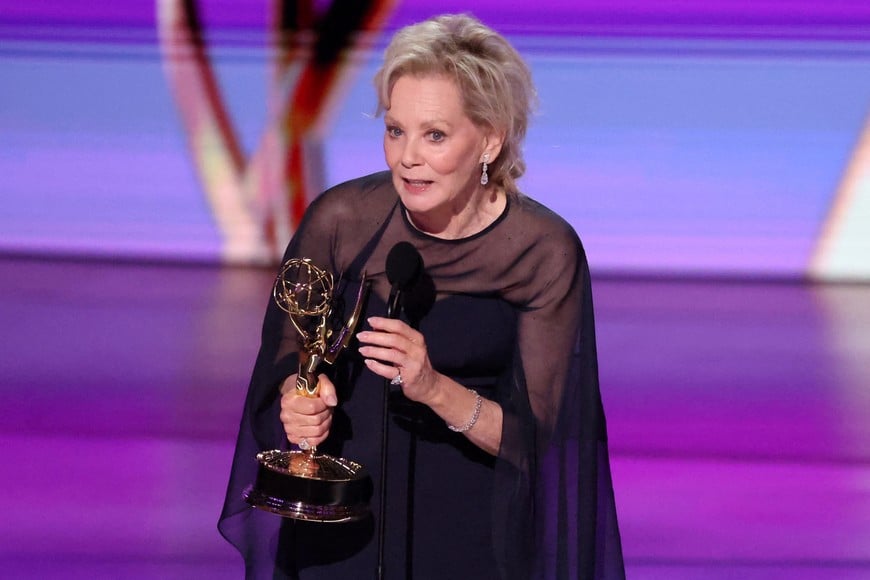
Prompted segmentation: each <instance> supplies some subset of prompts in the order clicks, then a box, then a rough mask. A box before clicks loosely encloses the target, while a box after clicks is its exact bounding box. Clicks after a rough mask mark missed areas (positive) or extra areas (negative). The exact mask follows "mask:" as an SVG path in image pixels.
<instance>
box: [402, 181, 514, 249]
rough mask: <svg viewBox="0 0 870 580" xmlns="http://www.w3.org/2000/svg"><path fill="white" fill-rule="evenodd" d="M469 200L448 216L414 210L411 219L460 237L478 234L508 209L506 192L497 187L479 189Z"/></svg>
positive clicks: (435, 232) (440, 234) (430, 230)
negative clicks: (506, 206)
mask: <svg viewBox="0 0 870 580" xmlns="http://www.w3.org/2000/svg"><path fill="white" fill-rule="evenodd" d="M478 193H479V195H474V196H472V198H471V200H469V202H468V203H466V204H464V205H463V206H462V207H460V208H458V209H457V210H456V211H455V212H451V213H450V214H449V215H447V216H433V215H427V214H421V213H412V212H410V211H408V210H405V214H406V215H407V216H408V221H409V222H410V223H411V225H412V226H414V227H415V228H416V229H418V230H420V231H421V232H423V233H425V234H428V235H430V236H434V237H436V238H441V239H445V240H458V239H462V238H467V237H469V236H473V235H474V234H477V233H479V232H481V231H483V230H484V229H486V228H487V227H489V225H490V224H492V223H493V222H494V221H495V220H497V219H498V217H499V216H500V215H501V213H502V212H503V211H504V208H505V204H506V203H507V201H506V199H505V195H504V194H503V193H502V192H501V191H499V190H497V189H495V188H492V189H482V190H479V192H478Z"/></svg>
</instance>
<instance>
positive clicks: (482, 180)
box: [480, 153, 489, 185]
mask: <svg viewBox="0 0 870 580" xmlns="http://www.w3.org/2000/svg"><path fill="white" fill-rule="evenodd" d="M488 161H489V153H484V154H483V171H482V172H481V174H480V184H481V185H486V184H487V183H489V175H487V173H486V170H487V169H489V165H487V162H488Z"/></svg>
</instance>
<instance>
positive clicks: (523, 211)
mask: <svg viewBox="0 0 870 580" xmlns="http://www.w3.org/2000/svg"><path fill="white" fill-rule="evenodd" d="M510 213H511V217H512V220H511V222H512V224H513V227H512V228H511V229H513V230H514V231H515V232H521V233H522V236H521V239H523V240H524V241H525V243H526V244H528V245H529V246H530V247H534V248H535V249H537V250H538V251H541V252H552V251H554V250H556V249H559V248H562V249H567V248H568V247H575V248H578V249H580V251H581V252H582V243H581V242H580V237H579V236H578V235H577V232H576V230H575V229H574V227H573V226H572V225H571V224H570V223H569V222H568V221H567V220H566V219H565V218H563V217H562V216H561V215H559V214H558V213H556V212H555V211H553V210H552V209H550V208H549V207H547V206H545V205H544V204H542V203H541V202H539V201H537V200H535V199H533V198H531V197H529V196H527V195H523V194H519V195H517V196H515V197H514V198H513V199H512V200H511V209H510Z"/></svg>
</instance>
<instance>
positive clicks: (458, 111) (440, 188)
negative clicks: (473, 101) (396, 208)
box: [384, 75, 498, 227]
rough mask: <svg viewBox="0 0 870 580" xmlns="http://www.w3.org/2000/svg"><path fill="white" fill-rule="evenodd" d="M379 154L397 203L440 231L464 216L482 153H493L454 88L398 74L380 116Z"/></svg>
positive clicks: (438, 79) (439, 80)
mask: <svg viewBox="0 0 870 580" xmlns="http://www.w3.org/2000/svg"><path fill="white" fill-rule="evenodd" d="M384 122H385V123H386V132H385V134H384V155H385V156H386V160H387V165H389V167H390V169H391V170H392V172H393V184H394V185H395V187H396V191H397V192H398V193H399V197H401V199H402V203H403V204H404V205H405V207H406V208H408V211H410V212H411V214H412V215H413V216H415V217H416V218H418V219H419V218H424V219H426V220H428V221H433V222H434V223H438V224H439V225H440V226H442V227H443V226H444V225H445V224H446V223H448V222H449V221H450V220H452V219H453V218H454V217H455V216H457V215H459V214H460V213H462V212H463V211H465V210H466V209H467V208H468V206H469V202H470V201H471V200H472V199H473V198H474V197H475V194H478V193H479V194H481V195H482V194H483V188H482V187H481V186H480V163H481V162H482V161H483V154H484V152H487V153H489V154H490V158H489V161H490V162H492V161H493V160H494V159H495V155H496V154H497V153H498V149H497V147H496V146H494V145H493V143H494V140H493V139H492V138H490V136H489V135H488V133H487V132H485V131H484V130H483V129H481V128H479V127H477V126H475V125H474V123H472V122H471V119H469V118H468V117H467V116H466V114H465V111H464V110H463V107H462V99H461V96H460V93H459V89H458V87H457V86H456V83H455V82H453V81H452V80H451V79H449V78H447V77H444V76H423V77H417V76H413V75H404V76H402V77H399V79H398V80H397V81H396V83H395V84H394V85H393V90H392V92H391V93H390V108H389V109H387V110H386V112H385V115H384Z"/></svg>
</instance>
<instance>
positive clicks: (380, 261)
mask: <svg viewBox="0 0 870 580" xmlns="http://www.w3.org/2000/svg"><path fill="white" fill-rule="evenodd" d="M375 85H376V88H377V92H378V99H379V104H380V109H381V110H382V111H383V113H384V120H385V134H384V153H385V157H386V161H387V165H388V167H389V171H387V172H383V173H379V174H375V175H370V176H366V177H362V178H360V179H356V180H354V181H351V182H348V183H344V184H342V185H339V186H337V187H334V188H333V189H331V190H329V191H327V192H326V193H324V194H323V195H322V196H320V197H319V198H318V199H317V200H316V201H315V202H314V203H313V204H312V205H311V207H310V208H309V210H308V212H307V213H306V216H305V219H304V221H303V224H302V225H301V226H300V229H299V231H298V232H297V234H296V235H295V236H294V238H293V240H292V241H291V243H290V245H289V247H288V249H287V253H286V256H285V259H286V258H289V257H308V258H311V259H312V261H313V262H314V263H315V264H320V265H322V266H324V267H329V268H330V269H331V270H332V271H333V272H334V273H336V274H341V276H342V278H343V280H345V281H347V283H346V284H344V288H343V289H342V291H341V294H342V296H344V297H345V299H346V300H348V301H350V302H352V299H353V297H354V296H355V293H356V290H357V288H358V287H359V279H360V276H361V272H363V271H365V272H366V273H367V276H368V278H369V279H370V280H371V281H372V289H371V290H372V291H371V295H370V298H369V300H368V304H367V307H366V308H367V312H366V317H367V318H366V322H367V325H366V327H365V328H364V329H362V330H361V331H360V332H359V333H358V335H357V338H358V356H351V355H350V354H349V353H345V355H343V358H342V360H343V363H344V364H342V365H341V366H340V367H339V368H336V369H330V370H329V372H328V375H329V376H327V375H322V376H321V377H320V395H319V398H317V399H309V398H304V397H299V396H297V395H296V394H295V389H294V384H295V374H294V373H295V371H296V368H295V367H296V364H297V357H296V354H295V352H296V349H297V341H296V337H295V334H294V333H293V331H292V328H291V327H290V325H289V323H288V322H287V319H286V316H285V315H283V313H282V312H281V311H280V310H278V308H277V307H276V306H275V305H274V304H271V305H270V306H269V309H268V312H267V315H266V320H265V324H264V329H263V343H262V347H261V350H260V354H259V357H258V360H257V364H256V367H255V370H254V375H253V378H252V381H251V386H250V390H249V393H248V398H247V401H246V406H245V412H244V415H243V419H242V425H241V432H240V434H239V441H238V445H237V449H236V457H235V461H234V464H233V471H232V476H231V480H230V486H229V490H228V495H227V500H226V504H225V506H224V512H223V514H222V516H221V523H220V529H221V532H222V533H223V534H224V535H225V536H226V537H227V538H228V539H229V540H230V541H232V542H233V543H234V544H236V545H237V546H238V547H239V549H240V550H241V551H242V552H243V555H244V556H245V560H246V563H247V567H248V568H247V569H248V573H249V575H251V576H259V575H269V576H271V575H272V574H273V573H274V574H275V575H276V576H281V575H285V576H288V577H300V578H366V577H370V576H372V575H373V574H374V571H375V564H376V560H377V549H376V544H377V537H376V536H377V534H376V533H375V528H376V522H374V521H373V519H367V520H364V521H362V522H357V523H354V524H317V523H307V522H298V521H294V520H288V519H282V518H279V517H277V516H273V515H271V514H267V513H264V512H259V511H257V510H252V509H250V508H248V507H247V506H246V505H245V504H244V502H243V501H242V491H243V489H244V488H245V487H246V486H247V485H250V484H251V483H252V481H253V479H254V472H255V465H254V464H253V459H252V458H253V457H254V455H255V454H256V453H257V452H258V451H261V450H264V449H271V448H275V447H278V446H279V445H280V444H281V442H282V441H283V442H284V443H285V444H286V442H287V441H289V442H290V443H292V444H296V445H301V446H303V447H307V446H309V445H317V446H319V448H320V449H321V450H323V451H325V452H327V453H330V454H333V455H340V456H343V457H348V458H351V459H353V460H355V461H359V462H360V463H362V464H363V465H366V466H368V467H369V471H370V472H372V473H373V474H374V475H377V472H378V467H379V466H380V458H379V453H380V425H381V418H382V414H381V408H380V393H381V389H382V388H383V387H382V385H383V382H384V379H388V380H391V381H393V382H394V384H397V385H399V389H398V391H400V392H398V391H397V394H396V396H394V397H393V400H392V401H391V420H392V425H391V429H390V442H389V447H388V449H389V455H390V459H389V466H390V470H389V473H388V476H387V489H388V501H387V505H386V510H387V515H386V542H385V544H384V550H385V559H386V567H385V568H386V573H387V576H388V577H390V578H410V577H413V578H439V579H440V578H621V577H623V576H624V572H623V564H622V554H621V547H620V540H619V532H618V527H617V522H616V511H615V506H614V501H613V491H612V484H611V481H610V467H609V463H608V455H607V443H606V429H605V424H604V416H603V411H602V408H601V400H600V395H599V391H598V377H597V362H596V351H595V336H594V323H593V313H592V297H591V292H590V285H589V272H588V268H587V264H586V259H585V255H584V252H583V249H582V246H581V244H580V241H579V239H578V238H577V236H576V234H575V232H574V231H573V229H572V228H571V227H570V226H569V225H568V224H567V223H566V222H565V221H564V220H562V219H561V218H560V217H558V216H557V215H555V214H554V213H552V212H551V211H549V210H548V209H546V208H545V207H543V206H541V205H540V204H538V203H536V202H535V201H533V200H532V199H530V198H528V197H526V196H524V195H522V194H520V193H519V191H518V189H517V185H516V180H517V178H519V177H520V176H521V175H522V174H523V171H524V163H523V160H522V155H521V150H520V145H521V142H522V139H523V137H524V135H525V130H526V125H527V121H528V116H529V112H530V108H531V102H532V100H533V98H534V90H533V87H532V84H531V76H530V74H529V71H528V68H527V67H526V65H525V64H524V62H523V61H522V59H521V58H520V57H519V55H518V54H517V53H516V51H515V50H514V49H513V48H512V47H511V46H510V45H509V44H508V43H507V41H506V40H505V39H504V38H502V37H501V36H499V35H498V34H497V33H495V32H493V31H492V30H491V29H489V28H487V27H485V26H483V25H482V24H480V23H479V22H478V21H476V20H475V19H473V18H471V17H468V16H442V17H438V18H434V19H431V20H428V21H426V22H423V23H421V24H417V25H414V26H410V27H408V28H405V29H403V30H401V31H399V32H398V33H397V34H396V36H395V37H394V38H393V40H392V42H391V44H390V45H389V47H388V48H387V50H386V53H385V59H384V65H383V67H382V68H381V70H380V71H379V72H378V73H377V75H376V78H375ZM401 241H408V242H410V243H411V244H413V245H414V247H415V248H416V249H417V250H418V251H419V253H420V255H421V256H422V259H423V264H424V268H425V270H424V275H423V276H422V278H421V280H420V281H419V282H418V283H417V284H416V285H415V286H414V287H413V288H412V289H410V290H409V292H408V296H407V298H406V308H405V310H406V316H405V318H404V319H399V320H394V319H388V318H386V317H385V316H384V312H385V309H386V307H385V304H386V301H387V298H388V295H389V292H390V284H389V282H388V281H387V279H386V275H385V263H386V259H387V255H388V253H389V251H390V249H391V248H393V246H394V245H395V244H396V243H398V242H401ZM354 286H356V288H355V287H354ZM378 485H379V482H378V481H377V477H375V489H377V488H378ZM376 495H377V494H376ZM378 508H379V506H378V498H377V497H375V498H373V501H372V512H373V513H374V514H377V513H378V511H379V509H378ZM264 570H266V572H265V573H264Z"/></svg>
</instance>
